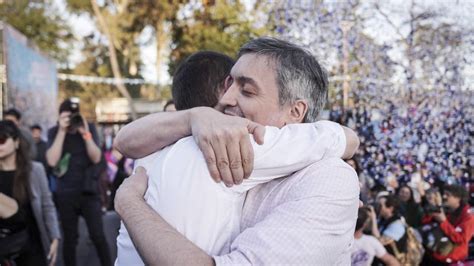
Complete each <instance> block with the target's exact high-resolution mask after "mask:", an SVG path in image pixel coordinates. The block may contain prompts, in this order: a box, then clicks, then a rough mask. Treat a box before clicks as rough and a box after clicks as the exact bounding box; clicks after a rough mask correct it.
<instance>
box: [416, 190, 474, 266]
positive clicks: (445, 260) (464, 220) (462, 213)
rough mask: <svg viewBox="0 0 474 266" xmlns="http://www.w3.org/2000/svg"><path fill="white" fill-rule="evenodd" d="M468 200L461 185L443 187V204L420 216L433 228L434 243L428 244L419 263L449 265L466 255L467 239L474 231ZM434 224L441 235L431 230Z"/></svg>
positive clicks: (459, 260) (473, 220) (468, 239)
mask: <svg viewBox="0 0 474 266" xmlns="http://www.w3.org/2000/svg"><path fill="white" fill-rule="evenodd" d="M467 202H468V193H467V191H466V190H465V189H464V188H463V187H462V186H458V185H448V186H446V187H445V188H444V195H443V207H444V208H439V209H437V210H436V211H432V212H431V213H430V214H427V215H426V216H425V218H424V219H423V223H424V224H426V227H428V226H429V227H430V228H433V230H432V231H433V236H434V237H433V238H434V239H435V243H433V244H432V245H430V246H428V252H426V254H425V257H424V258H423V262H422V265H448V264H451V263H456V262H461V261H463V260H464V259H466V258H467V255H468V243H469V241H470V240H471V238H472V234H473V233H474V217H473V216H472V215H471V214H470V213H469V208H470V207H469V205H468V203H467ZM445 211H446V213H447V214H445ZM433 223H434V226H431V225H432V224H433ZM436 228H439V231H440V234H441V236H437V235H438V234H436V233H434V231H435V230H436Z"/></svg>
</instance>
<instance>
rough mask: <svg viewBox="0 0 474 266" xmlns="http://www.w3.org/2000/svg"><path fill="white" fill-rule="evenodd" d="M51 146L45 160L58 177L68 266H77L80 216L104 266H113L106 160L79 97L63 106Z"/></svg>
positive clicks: (52, 132)
mask: <svg viewBox="0 0 474 266" xmlns="http://www.w3.org/2000/svg"><path fill="white" fill-rule="evenodd" d="M48 147H49V148H48V150H47V152H46V159H47V161H48V164H49V165H50V166H51V167H54V175H55V176H56V177H57V189H56V204H57V206H58V211H59V214H60V218H61V225H62V228H63V232H64V254H63V255H64V262H65V264H66V266H69V265H76V245H77V239H78V219H79V215H81V216H83V217H84V219H85V221H86V224H87V227H88V230H89V235H90V238H91V240H92V242H93V243H94V245H95V248H96V250H97V254H98V256H99V259H100V262H101V264H102V265H103V266H110V265H111V258H110V254H109V249H108V246H107V241H106V238H105V235H104V231H103V225H102V210H101V209H102V207H101V199H100V196H99V186H98V180H99V176H100V174H101V173H102V172H103V170H104V168H105V167H104V166H103V164H105V160H102V152H101V150H100V148H99V140H98V136H97V132H96V129H95V126H94V124H91V123H88V122H87V121H86V120H85V119H84V118H83V117H82V116H81V115H80V112H79V102H78V99H77V98H71V99H67V100H65V101H64V102H63V103H61V105H60V107H59V121H58V125H57V126H55V127H53V128H51V129H50V130H49V132H48ZM101 162H104V163H101Z"/></svg>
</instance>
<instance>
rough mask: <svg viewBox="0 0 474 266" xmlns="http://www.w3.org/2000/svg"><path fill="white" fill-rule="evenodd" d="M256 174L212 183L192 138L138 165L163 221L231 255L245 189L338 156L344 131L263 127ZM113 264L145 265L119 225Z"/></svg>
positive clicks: (328, 125) (213, 251)
mask: <svg viewBox="0 0 474 266" xmlns="http://www.w3.org/2000/svg"><path fill="white" fill-rule="evenodd" d="M252 145H253V148H254V154H255V162H254V171H253V172H252V175H251V177H250V178H249V179H247V180H244V182H243V183H242V184H241V185H239V186H233V187H232V188H227V187H225V185H223V184H216V183H215V182H214V181H213V180H212V178H211V177H210V175H209V171H208V169H207V166H206V163H205V161H204V158H203V155H202V153H201V151H200V150H199V148H198V146H197V145H196V143H195V142H194V139H193V138H192V137H188V138H184V139H181V140H179V141H178V142H177V143H176V144H174V145H172V146H169V147H167V148H165V149H163V150H162V151H159V152H156V153H154V154H151V155H149V156H147V157H145V158H143V159H140V160H138V161H137V163H136V165H137V166H143V167H145V168H146V169H147V173H148V175H149V182H148V190H147V193H146V195H145V199H146V201H147V203H148V204H149V205H150V206H151V207H152V208H153V209H154V210H155V211H157V212H158V213H159V214H160V215H161V217H162V218H163V219H165V220H166V221H167V222H168V223H169V224H171V225H172V226H173V227H174V228H176V229H177V230H178V231H179V232H180V233H182V234H183V235H184V236H186V237H187V238H188V239H189V240H190V241H192V242H193V243H195V244H196V245H197V246H198V247H200V248H201V249H203V250H204V251H206V252H207V253H208V254H210V255H219V254H227V253H229V252H230V245H231V243H232V240H233V239H234V238H235V237H236V236H237V235H238V234H239V233H240V231H241V230H240V222H241V216H242V207H243V204H244V200H245V195H246V193H245V192H246V191H248V190H249V189H251V188H252V187H255V186H256V185H258V184H261V183H265V182H268V181H270V180H272V179H275V178H279V177H282V176H287V175H290V174H292V173H294V172H295V171H297V170H300V169H302V168H304V167H306V166H308V165H309V164H311V163H314V162H316V161H318V160H321V159H322V158H323V157H341V156H342V154H343V153H344V150H345V146H346V139H345V135H344V131H343V129H342V127H341V126H340V125H338V124H336V123H332V122H329V121H320V122H317V123H312V124H294V125H287V126H285V127H283V128H282V129H278V128H275V127H266V131H265V140H264V144H263V145H257V144H255V143H252ZM117 249H118V251H117V253H118V256H117V260H116V265H143V262H142V260H141V259H140V257H139V255H138V253H137V252H136V250H135V248H134V246H133V244H132V242H131V240H130V237H129V235H128V233H127V231H126V229H125V226H123V224H122V225H121V228H120V231H119V236H118V238H117Z"/></svg>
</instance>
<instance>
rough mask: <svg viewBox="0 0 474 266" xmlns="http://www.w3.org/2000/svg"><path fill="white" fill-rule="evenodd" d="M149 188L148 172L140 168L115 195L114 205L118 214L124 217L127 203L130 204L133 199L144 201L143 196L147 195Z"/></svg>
mask: <svg viewBox="0 0 474 266" xmlns="http://www.w3.org/2000/svg"><path fill="white" fill-rule="evenodd" d="M147 187H148V176H147V175H146V170H145V168H143V167H141V166H139V167H137V169H136V170H135V173H134V174H133V175H131V176H130V177H129V178H125V180H124V181H123V183H122V185H120V187H119V189H118V190H117V193H116V194H115V201H114V205H115V210H116V211H117V213H118V214H119V215H120V216H122V215H123V212H124V211H125V210H126V209H127V203H129V201H130V200H131V199H139V200H144V199H143V196H144V195H145V192H146V189H147Z"/></svg>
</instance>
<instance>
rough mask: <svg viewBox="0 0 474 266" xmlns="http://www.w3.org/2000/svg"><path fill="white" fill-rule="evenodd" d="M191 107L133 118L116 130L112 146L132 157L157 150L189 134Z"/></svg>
mask: <svg viewBox="0 0 474 266" xmlns="http://www.w3.org/2000/svg"><path fill="white" fill-rule="evenodd" d="M193 109H194V108H193ZM193 109H190V110H184V111H177V112H160V113H155V114H150V115H147V116H145V117H143V118H140V119H138V120H135V121H133V122H131V123H130V124H128V125H126V126H125V127H123V128H122V129H121V130H120V131H119V132H118V134H117V136H116V138H115V140H114V147H115V148H116V149H117V150H118V151H119V152H120V153H122V154H123V155H124V156H126V157H129V158H132V159H138V158H142V157H145V156H147V155H149V154H151V153H154V152H156V151H159V150H161V149H163V148H164V147H166V146H168V145H170V144H172V143H174V142H176V141H177V140H179V139H181V138H183V137H186V136H189V135H190V134H191V129H190V123H189V120H190V118H189V116H190V113H191V110H193Z"/></svg>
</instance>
